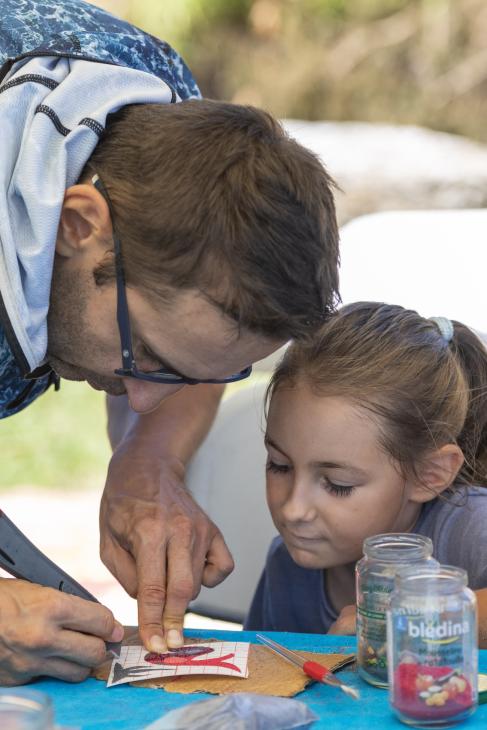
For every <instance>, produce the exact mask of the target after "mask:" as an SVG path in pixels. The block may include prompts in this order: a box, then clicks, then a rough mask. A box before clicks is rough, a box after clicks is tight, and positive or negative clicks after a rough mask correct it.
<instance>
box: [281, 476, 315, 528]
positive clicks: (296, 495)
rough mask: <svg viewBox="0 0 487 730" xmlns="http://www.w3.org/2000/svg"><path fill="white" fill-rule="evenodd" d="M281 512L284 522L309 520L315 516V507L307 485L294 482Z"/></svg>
mask: <svg viewBox="0 0 487 730" xmlns="http://www.w3.org/2000/svg"><path fill="white" fill-rule="evenodd" d="M281 513H282V516H283V518H284V519H285V520H286V522H311V521H312V520H314V519H315V517H316V509H315V506H314V503H313V500H312V494H311V490H310V488H309V487H307V486H306V485H303V484H295V485H294V486H293V489H292V492H291V494H290V495H289V498H288V499H287V500H286V501H285V502H284V505H283V506H282V508H281Z"/></svg>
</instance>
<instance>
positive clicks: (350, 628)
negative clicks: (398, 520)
mask: <svg viewBox="0 0 487 730" xmlns="http://www.w3.org/2000/svg"><path fill="white" fill-rule="evenodd" d="M356 623H357V610H356V607H355V606H354V605H352V606H345V607H344V608H342V610H341V611H340V615H339V616H338V618H337V620H336V621H335V623H334V624H332V625H331V626H330V628H329V629H328V633H329V634H341V635H342V636H353V634H356V633H357V626H356Z"/></svg>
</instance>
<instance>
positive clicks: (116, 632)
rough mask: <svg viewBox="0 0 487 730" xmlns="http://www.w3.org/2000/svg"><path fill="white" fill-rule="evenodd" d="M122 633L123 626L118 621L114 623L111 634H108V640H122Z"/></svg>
mask: <svg viewBox="0 0 487 730" xmlns="http://www.w3.org/2000/svg"><path fill="white" fill-rule="evenodd" d="M124 633H125V632H124V630H123V626H121V625H120V624H118V623H117V624H115V627H114V629H113V631H112V635H111V636H110V641H122V639H123V635H124Z"/></svg>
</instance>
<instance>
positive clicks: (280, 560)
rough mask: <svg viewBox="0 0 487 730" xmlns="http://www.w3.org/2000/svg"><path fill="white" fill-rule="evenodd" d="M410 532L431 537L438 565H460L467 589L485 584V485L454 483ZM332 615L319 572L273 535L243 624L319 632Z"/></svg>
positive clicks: (334, 616) (425, 509) (324, 629)
mask: <svg viewBox="0 0 487 730" xmlns="http://www.w3.org/2000/svg"><path fill="white" fill-rule="evenodd" d="M411 532H415V533H417V534H420V535H425V536H427V537H430V538H431V539H432V541H433V556H434V557H435V558H436V559H437V560H438V561H439V562H440V563H446V564H448V565H455V566H457V567H459V568H464V569H465V570H466V571H467V572H468V577H469V586H470V588H472V589H473V590H478V589H479V588H485V587H487V488H482V487H470V488H468V490H464V489H463V488H461V487H459V488H457V489H456V490H455V491H454V492H453V493H451V494H449V495H447V496H446V497H445V498H438V499H434V500H432V501H431V502H427V503H426V504H425V505H424V507H423V509H422V510H421V514H420V516H419V518H418V520H417V522H416V524H415V526H414V528H413V529H412V530H411ZM336 619H337V612H336V610H335V608H334V606H332V604H331V602H330V600H329V598H328V595H327V593H326V590H325V581H324V575H323V571H322V570H311V569H308V568H301V567H300V566H299V565H296V563H295V562H294V561H293V560H292V558H291V556H290V555H289V553H288V551H287V548H286V546H285V545H284V543H283V541H282V538H281V537H276V538H275V539H274V540H273V541H272V543H271V546H270V549H269V553H268V555H267V560H266V565H265V568H264V571H263V573H262V576H261V578H260V581H259V584H258V586H257V590H256V592H255V595H254V598H253V600H252V605H251V607H250V611H249V614H248V616H247V619H246V621H245V625H244V628H245V629H251V630H255V629H261V630H264V631H298V632H306V633H319V634H323V633H326V632H327V631H328V629H329V628H330V626H331V624H332V623H333V622H334V621H335V620H336Z"/></svg>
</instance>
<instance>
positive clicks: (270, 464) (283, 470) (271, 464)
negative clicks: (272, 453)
mask: <svg viewBox="0 0 487 730" xmlns="http://www.w3.org/2000/svg"><path fill="white" fill-rule="evenodd" d="M290 468H291V467H290V466H287V464H276V462H275V461H272V459H268V460H267V464H266V470H267V471H271V472H273V473H274V474H287V473H288V471H289V470H290Z"/></svg>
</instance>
